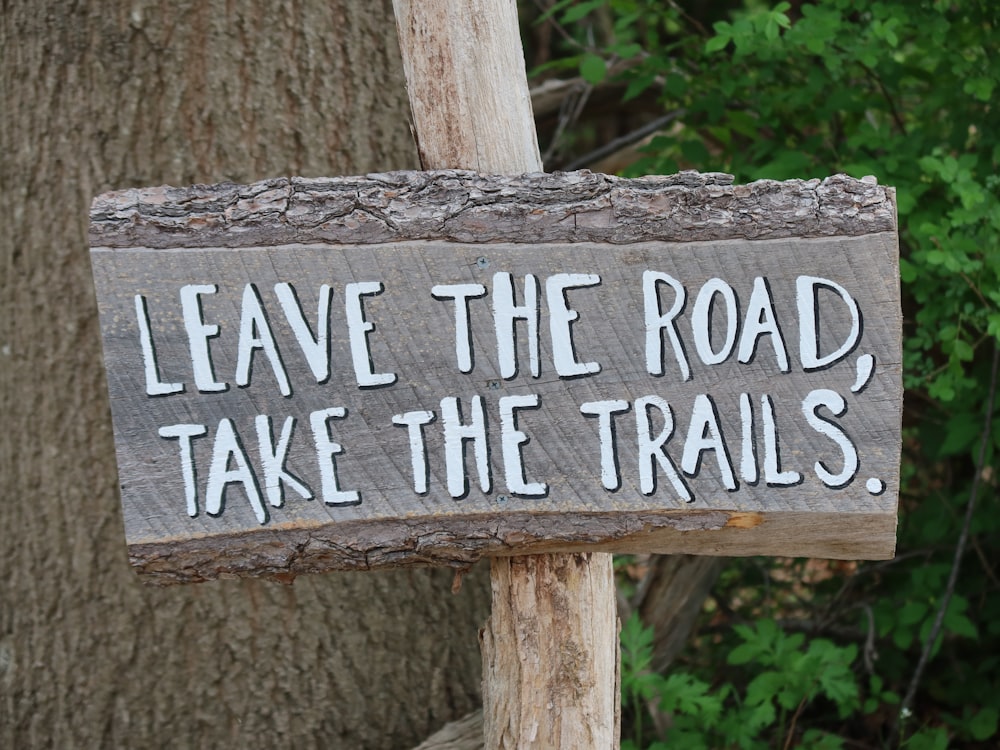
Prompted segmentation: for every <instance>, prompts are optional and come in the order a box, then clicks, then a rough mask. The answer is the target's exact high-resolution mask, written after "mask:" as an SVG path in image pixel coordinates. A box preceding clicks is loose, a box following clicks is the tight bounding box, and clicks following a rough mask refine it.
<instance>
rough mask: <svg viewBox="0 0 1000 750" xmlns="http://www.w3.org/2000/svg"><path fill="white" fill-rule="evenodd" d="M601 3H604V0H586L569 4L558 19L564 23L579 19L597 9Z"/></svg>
mask: <svg viewBox="0 0 1000 750" xmlns="http://www.w3.org/2000/svg"><path fill="white" fill-rule="evenodd" d="M602 5H604V0H587V2H583V3H577V4H576V5H571V6H570V9H569V10H567V11H566V12H565V13H563V14H562V16H560V20H561V21H562V22H563V23H565V24H570V23H573V22H575V21H579V20H580V19H581V18H583V17H584V16H586V15H589V14H590V13H591V12H592V11H594V10H597V9H598V8H600V7H601V6H602Z"/></svg>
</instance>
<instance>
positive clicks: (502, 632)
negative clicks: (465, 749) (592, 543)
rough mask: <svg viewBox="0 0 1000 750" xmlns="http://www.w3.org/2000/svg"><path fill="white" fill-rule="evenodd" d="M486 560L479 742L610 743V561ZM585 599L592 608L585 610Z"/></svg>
mask: <svg viewBox="0 0 1000 750" xmlns="http://www.w3.org/2000/svg"><path fill="white" fill-rule="evenodd" d="M506 562H507V564H505V565H496V564H494V566H493V569H492V570H493V609H492V614H491V616H490V623H489V625H488V627H486V628H484V629H483V631H482V633H481V635H480V640H481V644H482V651H483V703H484V714H485V716H486V730H485V731H486V747H487V748H490V749H491V750H492V749H494V748H496V749H497V750H501V749H503V750H513V749H514V748H567V749H568V748H595V749H597V748H614V747H617V746H618V734H619V731H618V721H619V710H620V709H619V706H620V703H619V696H618V684H619V675H618V669H619V663H618V650H617V648H614V649H612V648H609V647H608V644H609V643H615V644H617V640H618V625H617V615H616V612H615V608H614V606H603V605H604V604H605V603H606V602H608V601H609V600H611V601H613V600H614V574H613V570H612V558H611V556H610V555H602V554H594V555H591V554H580V555H526V556H521V557H513V558H510V559H509V560H507V561H506ZM591 603H593V604H594V605H596V606H594V607H593V608H591V607H589V606H585V605H586V604H591Z"/></svg>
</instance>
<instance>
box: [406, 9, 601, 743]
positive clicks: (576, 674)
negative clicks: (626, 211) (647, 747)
mask: <svg viewBox="0 0 1000 750" xmlns="http://www.w3.org/2000/svg"><path fill="white" fill-rule="evenodd" d="M393 5H394V7H395V12H396V26H397V28H398V30H399V40H400V48H401V51H402V56H403V67H404V70H405V72H406V80H407V87H408V89H409V98H410V105H411V107H412V110H413V121H414V128H415V131H416V140H417V144H418V148H419V152H420V160H421V164H422V166H423V168H424V169H449V168H451V169H471V170H475V171H478V172H482V173H493V174H518V173H528V172H540V171H542V163H541V157H540V155H539V152H538V142H537V138H536V135H535V125H534V119H533V117H532V112H531V99H530V96H529V93H528V82H527V78H526V75H525V68H524V53H523V51H522V47H521V38H520V34H519V30H518V23H517V6H516V4H515V3H514V2H513V1H512V0H469V1H468V2H461V3H455V2H451V1H450V0H393ZM491 580H492V587H493V613H492V616H491V618H490V620H489V621H488V622H487V623H486V625H485V627H484V629H483V631H482V633H481V636H480V639H481V643H482V651H483V700H484V706H485V710H484V722H485V728H484V729H485V737H486V748H488V749H489V750H492V749H493V748H600V749H601V750H604V749H605V748H617V747H618V745H619V724H620V700H619V694H618V691H619V673H618V669H619V658H618V637H617V616H616V611H615V587H614V576H613V569H612V559H611V555H609V554H605V553H583V554H563V555H529V556H523V557H509V558H504V557H495V558H493V560H492V564H491Z"/></svg>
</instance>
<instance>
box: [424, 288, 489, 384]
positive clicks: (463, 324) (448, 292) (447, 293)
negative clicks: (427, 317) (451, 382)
mask: <svg viewBox="0 0 1000 750" xmlns="http://www.w3.org/2000/svg"><path fill="white" fill-rule="evenodd" d="M485 294H486V287H484V286H483V285H482V284H438V285H437V286H434V287H432V288H431V296H432V297H434V299H453V300H455V359H456V360H457V361H458V371H459V372H472V364H473V361H474V355H473V352H472V330H471V328H470V327H469V300H470V299H474V298H477V297H482V296H484V295H485Z"/></svg>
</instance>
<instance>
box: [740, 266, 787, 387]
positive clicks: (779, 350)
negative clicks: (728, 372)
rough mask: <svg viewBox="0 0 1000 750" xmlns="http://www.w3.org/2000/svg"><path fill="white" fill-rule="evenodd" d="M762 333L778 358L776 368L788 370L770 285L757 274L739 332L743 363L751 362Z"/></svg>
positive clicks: (741, 360)
mask: <svg viewBox="0 0 1000 750" xmlns="http://www.w3.org/2000/svg"><path fill="white" fill-rule="evenodd" d="M764 334H768V335H769V336H770V337H771V346H772V347H774V357H775V359H777V360H778V369H779V370H781V372H788V371H789V367H788V352H787V351H785V341H784V339H783V338H782V337H781V329H780V328H778V320H777V317H776V316H775V314H774V300H773V299H771V287H770V286H769V285H768V283H767V279H765V278H763V277H761V276H758V277H757V278H755V279H754V280H753V292H751V294H750V302H749V303H748V304H747V314H746V320H745V321H744V322H743V332H742V334H740V349H739V355H738V360H739V361H740V362H742V363H743V364H748V363H750V362H753V358H754V356H756V354H757V340H758V339H760V337H761V336H763V335H764Z"/></svg>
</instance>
